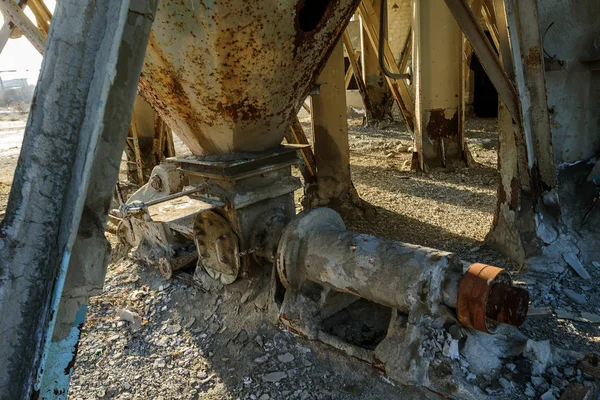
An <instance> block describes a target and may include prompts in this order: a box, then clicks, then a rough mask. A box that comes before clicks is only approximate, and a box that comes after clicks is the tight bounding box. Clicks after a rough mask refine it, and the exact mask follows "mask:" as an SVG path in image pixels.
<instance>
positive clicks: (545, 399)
mask: <svg viewBox="0 0 600 400" xmlns="http://www.w3.org/2000/svg"><path fill="white" fill-rule="evenodd" d="M540 400H556V397H555V396H554V391H553V390H552V389H550V390H548V391H547V392H546V393H544V394H543V395H541V396H540Z"/></svg>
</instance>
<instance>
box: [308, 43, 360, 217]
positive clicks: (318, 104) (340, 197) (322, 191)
mask: <svg viewBox="0 0 600 400" xmlns="http://www.w3.org/2000/svg"><path fill="white" fill-rule="evenodd" d="M317 84H318V85H319V86H320V89H319V90H320V92H319V94H318V95H315V96H311V110H312V122H313V135H314V150H315V162H316V166H317V187H318V189H317V193H316V194H317V198H318V199H317V201H312V202H311V203H312V204H311V205H313V206H315V205H328V206H332V207H334V208H337V209H339V208H340V207H343V205H344V204H345V203H348V202H349V201H354V200H355V199H357V197H358V196H357V194H356V190H355V189H354V186H353V185H352V180H351V177H350V146H349V144H348V121H347V117H346V100H345V99H346V90H345V88H344V51H343V43H342V41H341V40H340V41H338V43H337V44H336V45H335V48H334V49H333V52H332V53H331V56H330V57H329V60H328V61H327V64H326V65H325V68H323V71H322V72H321V75H319V78H318V79H317Z"/></svg>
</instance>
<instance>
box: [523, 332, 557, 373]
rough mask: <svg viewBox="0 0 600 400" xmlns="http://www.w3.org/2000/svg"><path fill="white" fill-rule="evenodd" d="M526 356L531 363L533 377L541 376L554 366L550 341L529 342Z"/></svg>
mask: <svg viewBox="0 0 600 400" xmlns="http://www.w3.org/2000/svg"><path fill="white" fill-rule="evenodd" d="M524 354H525V356H527V357H528V358H529V359H530V361H531V374H532V375H541V374H542V373H544V372H545V371H546V368H548V367H549V366H550V365H551V364H552V349H551V345H550V341H548V340H545V341H541V342H536V341H534V340H531V339H530V340H528V341H527V344H526V346H525V351H524Z"/></svg>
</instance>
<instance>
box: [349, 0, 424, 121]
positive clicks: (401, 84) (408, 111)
mask: <svg viewBox="0 0 600 400" xmlns="http://www.w3.org/2000/svg"><path fill="white" fill-rule="evenodd" d="M358 12H359V14H360V19H361V24H362V26H363V27H364V32H365V33H366V34H367V38H368V39H369V43H370V44H371V47H372V48H373V49H374V51H375V52H377V49H378V46H379V21H378V20H377V14H376V12H375V9H374V8H373V5H372V4H371V3H370V2H369V1H361V2H360V5H359V6H358ZM377 54H379V53H378V52H377ZM384 58H385V62H386V64H387V66H388V68H389V69H390V71H391V72H392V73H394V74H399V73H400V71H399V70H398V66H397V64H396V61H395V59H394V55H393V54H392V50H391V49H390V46H389V45H388V44H387V43H385V44H384ZM385 79H386V81H387V83H388V86H389V88H390V91H391V92H392V96H394V100H396V103H397V104H398V108H399V109H400V112H401V113H402V116H403V117H404V121H405V123H406V127H407V128H408V130H409V131H410V132H413V131H414V129H415V121H414V110H415V107H414V104H413V100H412V98H411V97H410V93H409V91H408V86H407V84H406V82H405V81H404V80H403V79H401V80H399V81H397V80H395V79H392V78H389V77H387V76H386V77H385Z"/></svg>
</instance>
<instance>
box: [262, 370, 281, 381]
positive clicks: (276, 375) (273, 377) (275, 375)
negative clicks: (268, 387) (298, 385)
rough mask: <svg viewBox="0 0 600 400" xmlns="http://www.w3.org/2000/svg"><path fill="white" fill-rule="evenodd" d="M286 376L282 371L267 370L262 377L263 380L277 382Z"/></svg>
mask: <svg viewBox="0 0 600 400" xmlns="http://www.w3.org/2000/svg"><path fill="white" fill-rule="evenodd" d="M285 377H287V374H286V373H285V372H282V371H275V372H269V373H268V374H266V375H263V377H262V379H263V381H265V382H279V381H280V380H282V379H283V378H285Z"/></svg>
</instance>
